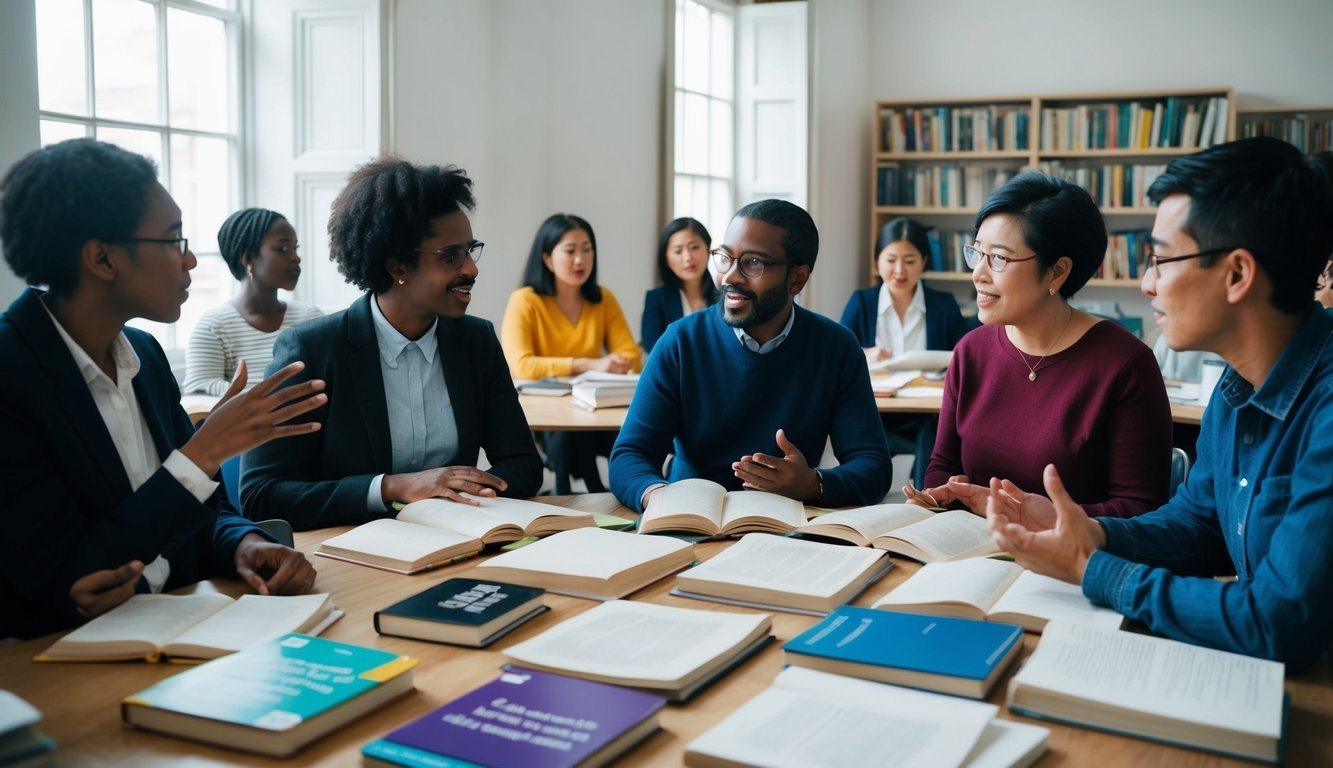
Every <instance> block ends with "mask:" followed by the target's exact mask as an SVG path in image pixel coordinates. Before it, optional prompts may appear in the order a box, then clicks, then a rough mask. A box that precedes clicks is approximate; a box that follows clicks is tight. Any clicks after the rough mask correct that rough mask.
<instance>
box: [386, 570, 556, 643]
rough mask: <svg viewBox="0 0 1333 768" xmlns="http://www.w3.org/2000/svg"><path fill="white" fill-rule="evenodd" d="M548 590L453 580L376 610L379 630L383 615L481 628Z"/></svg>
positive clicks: (476, 580) (495, 582)
mask: <svg viewBox="0 0 1333 768" xmlns="http://www.w3.org/2000/svg"><path fill="white" fill-rule="evenodd" d="M545 592H546V590H544V589H537V588H534V587H522V586H519V585H517V584H506V583H504V582H499V581H487V580H483V579H449V580H448V581H444V582H441V583H439V584H436V585H435V586H433V587H431V588H430V589H427V590H425V591H424V592H420V593H418V594H415V595H413V596H412V597H409V598H407V599H406V600H401V601H399V602H397V603H394V604H393V605H391V606H389V607H388V608H385V609H384V610H382V611H376V612H375V631H376V632H378V631H379V628H380V620H379V617H380V615H381V614H387V615H392V616H402V617H405V618H410V619H421V620H423V621H438V622H444V623H448V624H459V625H464V626H472V627H479V626H481V625H482V624H485V623H486V622H488V621H491V620H493V619H495V618H496V617H498V616H501V615H503V614H505V613H508V612H509V611H511V610H514V609H515V608H518V607H519V606H521V605H523V604H524V603H526V602H528V601H530V600H532V599H533V598H535V597H538V596H540V595H542V594H545Z"/></svg>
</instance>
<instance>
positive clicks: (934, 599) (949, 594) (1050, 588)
mask: <svg viewBox="0 0 1333 768" xmlns="http://www.w3.org/2000/svg"><path fill="white" fill-rule="evenodd" d="M873 607H875V608H888V609H889V610H893V611H907V612H908V613H927V614H932V615H936V616H961V617H963V618H965V619H982V620H985V621H999V622H1003V623H1005V624H1017V625H1018V626H1020V627H1023V628H1024V629H1027V630H1029V631H1032V632H1041V631H1042V629H1043V628H1045V626H1046V623H1047V622H1048V621H1051V620H1052V619H1069V620H1071V621H1082V622H1087V623H1091V624H1096V625H1098V626H1102V627H1110V628H1111V629H1119V628H1120V625H1121V624H1123V623H1124V620H1125V617H1124V616H1121V615H1120V614H1118V613H1116V612H1115V611H1113V610H1111V609H1109V608H1102V607H1099V606H1096V605H1093V604H1092V601H1090V600H1088V598H1086V597H1084V596H1083V591H1082V590H1081V589H1079V588H1078V587H1076V586H1074V585H1073V584H1067V583H1065V582H1063V581H1059V580H1058V579H1052V578H1050V577H1047V576H1042V575H1040V574H1036V573H1033V572H1032V571H1028V570H1024V569H1023V566H1021V565H1019V564H1018V563H1012V562H1005V561H1003V560H988V559H984V558H974V559H972V560H960V561H958V562H954V563H930V564H928V565H925V566H923V567H922V568H921V570H919V571H917V572H916V573H914V574H912V575H911V577H909V578H908V579H907V581H905V582H903V583H902V584H900V585H898V586H897V587H896V588H894V590H893V591H892V592H889V593H888V594H887V595H885V596H884V597H881V598H880V599H879V600H878V601H876V602H875V604H874V606H873Z"/></svg>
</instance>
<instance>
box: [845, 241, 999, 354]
mask: <svg viewBox="0 0 1333 768" xmlns="http://www.w3.org/2000/svg"><path fill="white" fill-rule="evenodd" d="M926 232H927V229H926V227H924V226H922V225H921V224H920V223H918V222H916V221H913V220H912V219H908V218H897V219H893V220H891V221H889V222H886V223H885V224H884V226H883V227H881V228H880V230H879V238H878V239H877V240H876V241H875V256H874V267H875V274H876V275H877V276H878V277H879V280H880V284H879V285H877V286H872V287H870V288H863V289H861V290H859V291H856V292H855V293H853V294H852V297H851V298H850V299H848V301H847V306H846V308H844V309H843V310H842V324H843V325H844V326H846V327H847V328H848V329H849V330H850V331H851V332H852V333H854V334H856V339H857V341H859V342H860V344H861V347H862V349H863V350H864V351H865V355H866V361H867V362H869V363H878V362H880V361H883V360H889V359H891V358H893V357H894V356H899V355H902V354H903V353H904V352H915V351H919V350H924V349H938V350H951V349H953V348H954V346H955V345H956V344H958V341H959V339H961V338H963V334H965V333H967V332H968V331H969V330H971V329H972V327H973V325H972V324H971V323H969V322H968V321H967V319H966V318H964V317H963V313H962V312H961V311H960V310H959V309H958V300H957V299H955V298H954V297H953V294H951V293H949V292H948V291H937V290H935V289H934V288H930V287H929V286H927V285H926V284H924V283H923V282H921V273H922V272H923V271H925V269H926V263H927V260H928V259H929V258H930V241H929V240H928V239H927V237H926Z"/></svg>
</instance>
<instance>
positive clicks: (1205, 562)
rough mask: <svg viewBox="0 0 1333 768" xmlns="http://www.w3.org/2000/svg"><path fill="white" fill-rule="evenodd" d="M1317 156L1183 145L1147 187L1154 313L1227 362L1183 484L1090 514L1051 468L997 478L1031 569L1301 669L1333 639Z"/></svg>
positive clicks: (1331, 341)
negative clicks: (1151, 500) (1032, 492)
mask: <svg viewBox="0 0 1333 768" xmlns="http://www.w3.org/2000/svg"><path fill="white" fill-rule="evenodd" d="M1310 165H1311V164H1310V163H1308V162H1307V161H1306V160H1305V159H1304V158H1302V156H1301V153H1300V151H1299V150H1297V149H1296V148H1295V147H1293V146H1291V145H1290V144H1287V143H1286V142H1283V141H1280V140H1278V139H1273V138H1255V139H1244V140H1242V141H1234V142H1230V143H1227V144H1221V145H1218V146H1215V147H1212V148H1210V149H1207V150H1204V151H1203V152H1200V153H1197V154H1194V155H1189V156H1187V157H1181V158H1177V159H1175V160H1172V161H1171V163H1170V164H1168V165H1167V167H1166V170H1165V171H1164V172H1163V173H1162V175H1160V176H1158V177H1157V179H1156V181H1154V182H1153V184H1152V186H1151V187H1150V188H1149V190H1148V196H1149V199H1151V200H1152V201H1153V203H1155V204H1156V205H1157V219H1156V221H1155V223H1154V224H1153V231H1152V240H1153V254H1152V256H1151V257H1150V259H1149V265H1148V268H1147V269H1145V270H1144V272H1143V279H1142V288H1143V292H1144V294H1146V295H1147V296H1148V299H1149V301H1150V302H1151V303H1152V308H1153V313H1154V315H1155V316H1156V318H1157V324H1158V325H1159V326H1160V327H1161V329H1162V334H1163V335H1164V336H1166V338H1167V342H1168V343H1169V344H1170V345H1171V347H1172V348H1173V349H1206V350H1209V351H1212V352H1216V353H1217V354H1219V355H1221V356H1222V358H1223V359H1224V360H1226V361H1227V364H1228V365H1229V366H1230V367H1228V368H1227V370H1226V372H1225V373H1223V374H1222V378H1221V380H1220V381H1219V382H1218V384H1217V389H1216V390H1215V391H1214V393H1213V396H1212V399H1211V400H1210V401H1209V404H1208V410H1207V411H1206V412H1205V413H1204V416H1203V426H1202V432H1201V434H1200V437H1199V443H1198V448H1199V459H1198V461H1197V462H1195V464H1194V466H1193V468H1191V470H1190V473H1189V477H1188V478H1187V479H1186V481H1185V484H1184V485H1183V486H1181V488H1180V489H1179V490H1178V491H1177V492H1176V494H1175V496H1173V497H1172V498H1171V500H1170V501H1169V502H1168V503H1166V504H1165V505H1163V506H1161V507H1160V508H1157V509H1155V510H1153V511H1151V512H1149V513H1147V514H1144V515H1140V516H1138V517H1135V518H1133V519H1131V520H1116V519H1111V518H1104V517H1103V518H1089V517H1087V516H1085V515H1083V514H1082V513H1081V512H1080V510H1079V508H1078V506H1077V505H1076V504H1074V503H1073V501H1072V500H1071V499H1070V497H1069V494H1068V493H1067V492H1066V491H1065V490H1064V483H1063V482H1062V480H1061V477H1062V475H1063V474H1064V473H1063V472H1062V471H1057V470H1056V469H1055V468H1054V467H1047V468H1046V471H1045V477H1044V481H1045V486H1044V487H1045V489H1046V492H1047V493H1048V494H1049V498H1050V501H1049V502H1046V503H1043V504H1038V505H1033V504H1024V503H1023V502H1024V501H1025V500H1024V499H1022V498H1021V497H1017V498H1015V497H1013V496H1010V495H1009V494H1007V493H1006V492H1005V491H1004V489H1003V488H1002V487H1000V485H999V484H998V483H996V482H994V481H992V482H991V487H990V491H989V494H988V495H989V497H990V498H989V513H988V517H989V522H990V530H991V533H992V535H993V536H994V538H995V541H996V543H997V544H999V545H1000V547H1001V548H1002V549H1004V550H1005V551H1006V552H1009V553H1010V554H1012V555H1013V556H1014V559H1015V560H1017V561H1018V563H1019V564H1020V565H1022V566H1024V567H1025V568H1028V569H1030V570H1033V571H1035V572H1037V573H1041V574H1045V575H1047V576H1051V577H1054V578H1058V579H1062V580H1064V581H1067V582H1069V583H1071V584H1081V585H1082V588H1083V594H1084V595H1085V596H1087V597H1088V598H1089V599H1090V600H1092V601H1093V602H1094V603H1097V604H1100V605H1107V606H1110V607H1111V609H1113V610H1115V611H1117V612H1119V613H1121V614H1124V615H1125V616H1126V617H1127V618H1129V619H1131V620H1134V621H1140V622H1143V623H1144V624H1146V625H1147V626H1148V628H1149V629H1150V630H1152V631H1153V632H1156V633H1159V634H1162V635H1165V636H1167V637H1170V638H1173V639H1175V640H1182V641H1185V642H1188V643H1194V644H1197V645H1204V646H1208V647H1211V648H1219V649H1222V650H1225V651H1232V652H1235V653H1243V654H1246V655H1249V656H1258V657H1262V658H1266V659H1274V660H1277V661H1281V662H1283V663H1284V664H1286V665H1287V668H1288V670H1289V671H1299V670H1301V669H1303V668H1306V667H1309V666H1310V665H1312V664H1314V663H1315V662H1316V661H1318V660H1319V659H1320V658H1321V657H1326V654H1327V652H1328V650H1329V648H1330V647H1333V611H1329V610H1328V608H1329V606H1330V605H1333V515H1330V511H1333V484H1330V483H1329V481H1328V474H1329V467H1330V466H1333V318H1330V316H1329V315H1328V314H1327V313H1326V312H1324V311H1321V310H1320V309H1319V308H1318V307H1317V306H1316V305H1315V304H1314V302H1312V301H1310V284H1311V283H1312V282H1313V281H1314V279H1315V278H1316V276H1318V274H1319V272H1320V270H1321V269H1324V268H1325V266H1326V265H1327V263H1328V254H1329V253H1330V251H1333V215H1330V214H1331V213H1333V200H1331V198H1333V195H1330V190H1329V188H1328V186H1327V185H1325V184H1323V183H1321V181H1320V180H1319V179H1318V177H1317V174H1316V173H1314V172H1313V169H1312V168H1311V167H1310ZM1219 576H1234V578H1226V579H1219V578H1217V577H1219Z"/></svg>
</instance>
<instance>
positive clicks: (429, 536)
mask: <svg viewBox="0 0 1333 768" xmlns="http://www.w3.org/2000/svg"><path fill="white" fill-rule="evenodd" d="M476 540H477V537H475V536H466V535H464V534H461V533H455V532H453V531H445V530H441V529H439V528H429V527H427V526H424V525H417V524H416V523H405V522H403V521H401V520H393V519H390V518H380V519H378V520H371V521H370V522H368V523H363V524H361V525H358V526H357V527H355V528H353V529H352V530H350V531H348V532H346V533H341V534H338V535H337V536H334V537H333V538H331V539H328V540H326V541H325V542H324V544H323V545H322V546H323V547H328V548H331V549H332V548H336V549H341V550H343V551H345V552H350V553H353V554H367V555H375V556H376V557H382V558H391V559H394V560H401V561H403V562H405V563H411V562H415V561H416V560H419V559H421V558H423V557H425V556H426V555H429V554H430V553H432V552H435V551H437V550H441V549H445V548H447V547H452V546H456V545H458V544H464V543H466V542H469V541H476ZM480 546H481V545H480V543H478V545H477V548H478V549H480Z"/></svg>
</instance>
